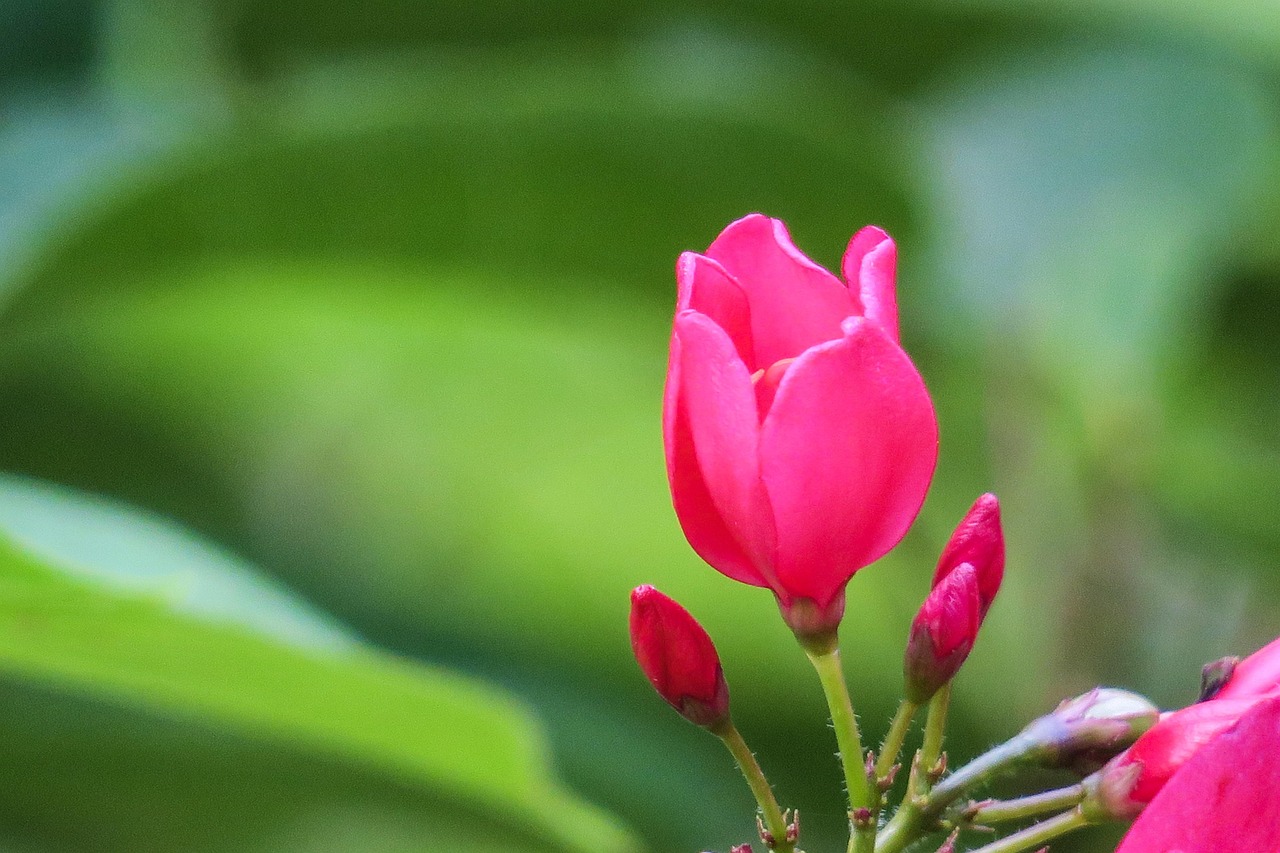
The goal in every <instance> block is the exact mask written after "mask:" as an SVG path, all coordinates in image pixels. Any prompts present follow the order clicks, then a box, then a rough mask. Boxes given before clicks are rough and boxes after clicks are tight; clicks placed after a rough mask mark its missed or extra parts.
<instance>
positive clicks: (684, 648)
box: [631, 585, 729, 728]
mask: <svg viewBox="0 0 1280 853" xmlns="http://www.w3.org/2000/svg"><path fill="white" fill-rule="evenodd" d="M631 649H632V651H633V652H634V653H635V656H636V661H637V662H638V663H639V664H640V669H641V670H643V671H644V674H645V677H647V678H648V679H649V682H650V683H651V684H652V685H653V686H654V688H655V689H656V690H657V691H658V695H660V696H661V697H662V698H663V699H665V700H667V702H668V703H669V704H670V705H671V707H673V708H675V709H676V710H677V711H679V712H680V714H681V715H682V716H683V717H684V718H685V719H687V720H689V721H690V722H692V723H696V724H697V725H699V726H703V727H705V728H713V727H714V726H716V725H717V724H719V723H721V722H723V721H724V720H726V719H727V718H728V716H729V686H728V684H726V683H725V680H724V672H723V671H722V670H721V668H720V657H719V655H717V654H716V647H715V645H713V644H712V642H711V638H710V637H709V636H707V632H706V631H705V630H704V629H703V627H702V626H701V625H699V624H698V621H697V620H696V619H694V618H693V617H692V616H690V615H689V611H687V610H685V609H684V608H683V607H681V606H680V605H679V604H677V603H676V601H675V600H674V599H672V598H669V597H668V596H666V595H663V594H662V593H660V592H658V591H657V590H656V589H654V588H653V587H651V586H648V585H645V586H638V587H636V588H635V589H634V590H632V592H631Z"/></svg>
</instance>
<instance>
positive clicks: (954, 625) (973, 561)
mask: <svg viewBox="0 0 1280 853" xmlns="http://www.w3.org/2000/svg"><path fill="white" fill-rule="evenodd" d="M1003 579H1004V533H1003V532H1002V531H1001V529H1000V502H999V501H998V500H996V496H995V495H992V494H985V495H983V496H982V497H980V498H978V500H977V501H975V502H974V504H973V506H972V507H970V508H969V512H968V513H966V514H965V517H964V519H963V520H962V521H961V522H960V525H959V526H958V527H956V529H955V532H954V533H952V534H951V539H950V540H949V541H948V542H947V546H946V547H945V548H943V549H942V556H941V557H940V558H939V559H938V570H937V571H936V572H935V573H934V576H933V591H932V592H930V593H929V597H928V598H926V599H925V602H924V604H923V605H922V606H921V607H920V612H919V613H918V614H916V618H915V621H914V622H913V623H912V625H911V635H910V637H909V638H908V639H907V655H906V660H905V662H904V665H903V670H904V671H905V673H906V682H907V686H906V695H907V700H908V701H910V702H913V703H915V704H917V705H919V704H922V703H923V702H926V701H928V699H929V697H931V696H932V695H933V694H934V693H936V692H937V691H938V688H940V687H941V686H942V685H944V684H946V683H947V682H948V681H950V680H951V679H952V678H953V677H954V676H955V674H956V672H957V671H958V670H959V669H960V666H961V664H963V663H964V662H965V659H966V658H968V657H969V652H970V651H971V650H972V649H973V644H974V642H975V641H976V640H977V638H978V628H979V627H980V626H981V625H982V620H983V618H984V617H985V616H986V615H987V610H988V609H990V607H991V602H992V601H994V600H995V597H996V593H997V592H999V591H1000V582H1001V581H1002V580H1003Z"/></svg>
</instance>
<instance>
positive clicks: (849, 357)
mask: <svg viewBox="0 0 1280 853" xmlns="http://www.w3.org/2000/svg"><path fill="white" fill-rule="evenodd" d="M844 331H845V336H844V337H843V338H841V339H840V340H838V341H833V342H831V343H829V344H824V345H822V346H819V347H815V348H814V349H812V350H810V351H809V352H807V353H805V354H804V355H802V356H801V357H800V358H799V359H797V360H796V362H795V364H793V365H791V368H790V369H789V370H788V371H787V373H786V376H784V377H783V380H782V385H781V387H780V388H779V389H778V395H777V397H776V399H775V400H774V402H773V408H772V409H771V410H770V411H769V415H768V416H767V417H766V418H765V421H764V424H763V427H762V433H761V440H760V460H761V461H760V465H761V474H762V476H763V478H764V483H765V488H766V490H767V491H768V495H769V501H770V504H771V505H772V507H773V516H774V522H775V526H776V528H775V529H776V533H777V559H776V562H775V566H776V569H777V572H778V579H779V582H780V583H781V584H782V586H783V588H784V589H785V590H787V591H788V592H789V593H790V594H792V595H803V596H808V597H810V598H813V599H814V600H815V601H816V602H817V603H818V604H819V605H823V604H825V603H826V602H827V601H829V600H830V597H831V596H833V595H834V594H835V593H836V592H838V591H839V590H840V589H841V588H842V587H843V585H844V583H845V581H847V580H848V579H849V577H851V576H852V575H853V573H854V572H856V571H857V570H858V569H860V568H862V567H863V566H865V565H867V564H869V563H872V562H874V561H875V560H878V559H879V558H880V557H882V556H884V555H885V554H886V553H887V552H888V551H889V550H890V549H891V548H893V546H894V545H896V544H897V543H898V541H899V540H901V539H902V537H903V536H904V535H905V534H906V532H907V528H909V527H910V526H911V522H912V521H913V520H914V519H915V517H916V514H917V513H918V512H919V511H920V506H921V504H922V503H923V502H924V497H925V493H926V492H927V491H928V488H929V481H930V480H931V479H932V477H933V469H934V465H935V463H936V462H937V457H938V423H937V419H936V417H935V415H934V412H933V403H932V402H931V401H930V400H929V394H928V392H927V391H926V390H925V386H924V381H923V380H922V379H921V378H920V374H919V373H918V372H916V369H915V366H914V365H913V364H912V363H911V360H910V359H909V358H907V355H906V353H904V352H903V351H902V350H901V349H900V348H899V347H898V346H897V344H895V343H894V342H893V341H891V340H890V339H889V338H888V337H887V336H886V335H885V333H884V332H883V331H882V330H881V329H880V327H879V326H877V325H875V324H874V323H871V322H868V321H867V320H864V319H862V318H854V319H851V320H849V321H847V322H846V323H845V325H844Z"/></svg>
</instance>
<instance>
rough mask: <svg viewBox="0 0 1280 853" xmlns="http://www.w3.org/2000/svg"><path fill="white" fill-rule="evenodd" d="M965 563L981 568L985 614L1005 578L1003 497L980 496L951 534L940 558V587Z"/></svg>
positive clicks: (937, 576)
mask: <svg viewBox="0 0 1280 853" xmlns="http://www.w3.org/2000/svg"><path fill="white" fill-rule="evenodd" d="M962 563H968V564H969V565H971V566H973V567H974V568H975V569H977V572H978V592H979V594H980V595H981V597H982V615H983V616H984V617H985V616H986V615H987V610H989V609H990V608H991V602H992V601H994V600H995V597H996V593H997V592H999V591H1000V582H1001V581H1002V580H1004V531H1003V530H1002V529H1001V527H1000V501H999V500H998V499H997V498H996V496H995V495H993V494H990V493H987V494H985V495H983V496H982V497H980V498H978V500H977V501H975V502H974V504H973V506H972V507H970V509H969V512H968V513H966V514H965V517H964V519H963V520H961V522H960V524H959V526H958V527H956V529H955V532H954V533H952V534H951V540H950V541H949V542H947V547H945V548H943V549H942V556H941V557H940V558H939V559H938V569H937V571H936V572H934V575H933V585H934V586H935V587H936V586H937V585H938V584H939V583H941V582H942V579H943V578H944V577H946V576H947V574H948V573H950V572H952V571H954V570H955V568H956V567H957V566H959V565H961V564H962Z"/></svg>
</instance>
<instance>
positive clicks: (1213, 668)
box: [1196, 657, 1240, 702]
mask: <svg viewBox="0 0 1280 853" xmlns="http://www.w3.org/2000/svg"><path fill="white" fill-rule="evenodd" d="M1239 665H1240V658H1238V657H1225V658H1218V659H1217V660H1215V661H1213V662H1212V663H1207V664H1205V665H1204V668H1203V669H1201V670H1200V698H1199V699H1197V700H1196V701H1197V702H1208V701H1209V700H1210V699H1212V698H1214V697H1215V696H1217V695H1218V694H1219V693H1220V692H1221V691H1222V688H1224V687H1226V686H1227V682H1228V681H1230V680H1231V676H1232V675H1233V674H1234V673H1235V671H1236V667H1237V666H1239Z"/></svg>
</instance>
